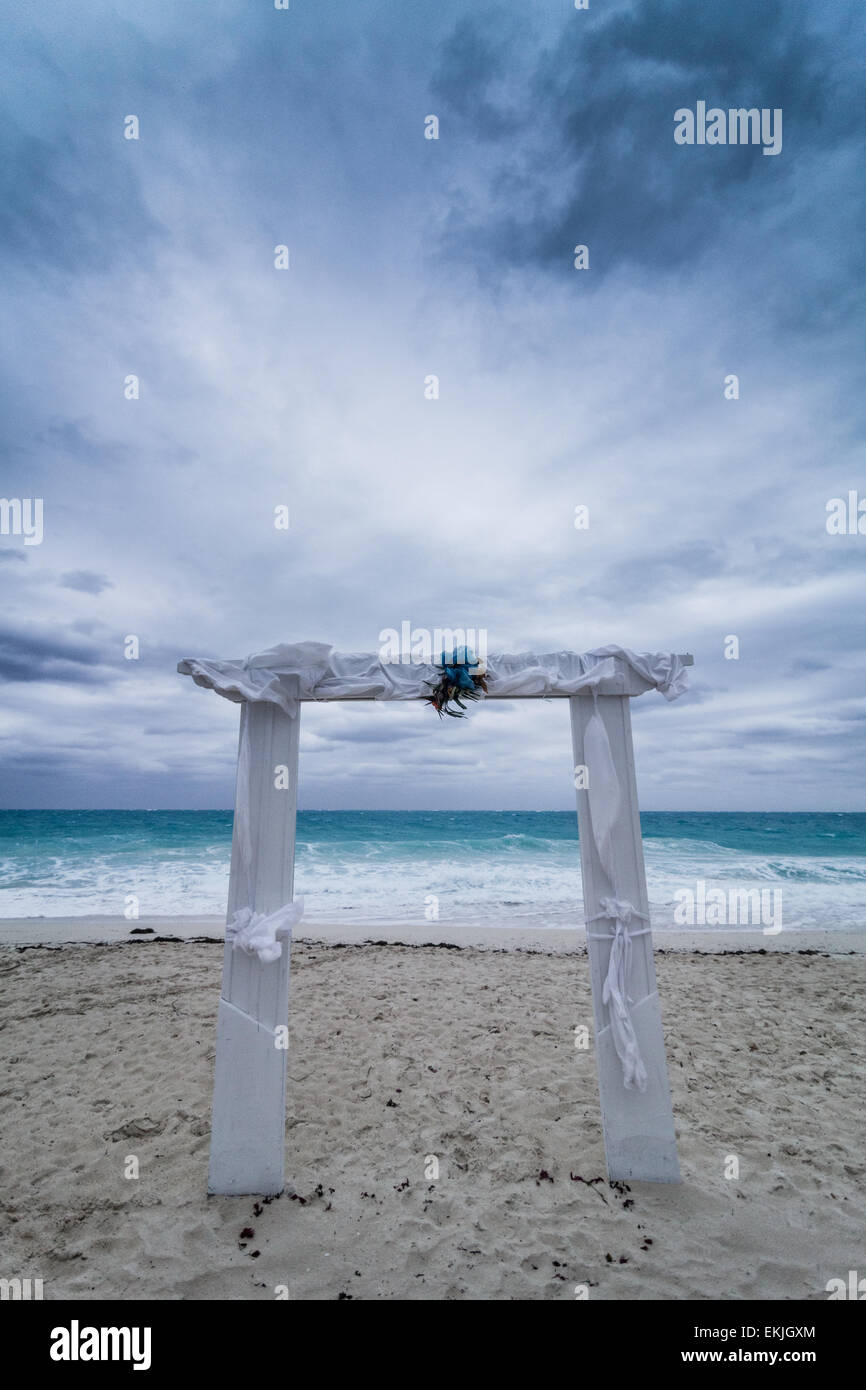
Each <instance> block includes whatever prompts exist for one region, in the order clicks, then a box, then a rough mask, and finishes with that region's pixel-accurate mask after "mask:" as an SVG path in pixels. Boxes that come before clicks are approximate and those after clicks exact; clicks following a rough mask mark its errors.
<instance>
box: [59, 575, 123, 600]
mask: <svg viewBox="0 0 866 1390" xmlns="http://www.w3.org/2000/svg"><path fill="white" fill-rule="evenodd" d="M60 585H61V587H62V588H64V589H77V590H78V592H79V593H82V594H101V593H102V591H103V589H112V588H113V587H114V585H113V584H112V582H111V580H110V579H108V578H107V577H106V576H105V575H104V574H95V573H94V572H93V570H72V571H70V573H68V574H62V575H61V576H60Z"/></svg>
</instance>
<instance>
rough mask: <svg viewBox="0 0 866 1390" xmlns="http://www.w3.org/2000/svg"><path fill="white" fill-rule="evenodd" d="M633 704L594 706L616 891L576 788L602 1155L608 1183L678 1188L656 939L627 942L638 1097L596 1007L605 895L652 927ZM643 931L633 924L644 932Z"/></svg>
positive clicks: (580, 715) (583, 707) (619, 699)
mask: <svg viewBox="0 0 866 1390" xmlns="http://www.w3.org/2000/svg"><path fill="white" fill-rule="evenodd" d="M614 688H615V689H617V690H618V691H623V690H627V689H632V691H633V693H634V694H637V693H639V691H640V690H641V689H647V688H648V687H647V686H646V684H645V683H644V682H643V681H635V680H634V679H633V678H631V677H629V676H624V675H623V674H622V673H620V674H619V675H618V677H617V678H616V680H615V683H614ZM629 698H630V697H629V695H627V694H620V693H616V694H614V693H610V694H608V693H606V692H604V688H602V690H601V691H600V693H599V698H598V712H599V715H600V717H601V719H602V721H603V723H604V726H605V729H606V731H607V736H608V740H609V742H610V748H611V754H612V757H613V763H614V767H615V769H616V775H617V780H618V781H619V795H620V802H619V806H620V809H619V815H618V817H617V820H616V824H615V826H614V829H613V833H612V840H611V844H612V852H613V861H614V863H615V864H616V872H617V882H616V884H613V883H611V882H610V880H609V878H608V876H607V873H606V872H605V869H604V868H603V867H602V863H601V859H600V857H599V853H598V849H597V847H596V843H595V840H594V837H593V833H592V821H591V813H590V804H589V794H588V792H587V791H585V790H578V793H577V818H578V828H579V833H580V864H581V872H582V875H583V902H584V910H585V915H586V923H587V949H588V952H589V965H590V974H591V979H592V1000H593V1012H594V1015H595V1046H596V1058H597V1063H598V1086H599V1093H600V1099H601V1113H602V1124H603V1127H604V1147H605V1155H606V1157H607V1170H608V1177H609V1178H610V1180H611V1181H612V1182H613V1181H628V1180H631V1179H643V1180H646V1181H650V1182H679V1181H680V1170H679V1162H678V1159H677V1146H676V1138H675V1135H674V1119H673V1111H672V1108H671V1097H670V1089H669V1086H668V1073H667V1062H666V1060H665V1050H664V1035H663V1033H662V1020H661V1010H660V1006H659V997H658V992H657V988H656V978H655V966H654V964H653V948H652V936H651V935H650V934H649V933H647V934H644V935H636V936H634V937H633V939H632V945H631V968H630V972H629V980H628V994H629V996H630V998H631V1000H632V1001H633V1003H632V1005H631V1018H632V1023H633V1025H634V1030H635V1034H636V1036H637V1039H638V1044H639V1046H640V1051H641V1055H642V1057H643V1061H644V1065H645V1067H646V1071H647V1078H648V1080H647V1088H646V1091H644V1092H641V1091H639V1090H636V1089H635V1090H627V1089H626V1087H625V1085H624V1083H623V1070H622V1064H621V1062H620V1059H619V1057H618V1056H617V1053H616V1050H615V1048H614V1044H613V1039H612V1035H611V1030H610V1022H609V1018H608V1009H607V1006H606V1005H605V1004H604V1003H603V1002H602V990H603V987H604V980H605V976H606V974H607V969H608V962H609V959H610V952H611V944H610V943H609V942H608V941H607V940H604V939H603V937H604V934H606V933H607V932H612V931H613V925H614V924H613V922H611V921H610V920H605V919H603V918H602V919H600V920H597V921H595V922H593V921H592V920H591V919H592V918H594V917H595V916H596V914H597V913H599V912H600V911H601V899H602V898H603V897H618V898H619V899H620V900H622V899H627V900H628V901H629V902H630V903H632V905H633V906H634V907H636V908H637V909H638V911H639V912H641V913H643V914H645V915H646V916H647V923H648V913H649V903H648V900H647V891H646V875H645V871H644V859H643V846H642V842H641V833H640V818H639V815H638V802H637V785H636V780H635V769H634V749H633V746H632V736H631V712H630V710H629ZM570 704H571V732H572V744H573V749H574V765H575V767H578V766H586V765H587V760H586V758H585V757H584V735H585V733H586V728H587V725H588V723H589V720H590V719H591V717H592V714H593V709H594V702H593V697H592V694H591V693H589V692H581V693H580V694H578V695H573V696H571V698H570ZM587 770H588V776H589V779H590V783H591V782H592V774H593V769H592V766H591V765H590V766H588V769H587ZM647 923H640V924H639V925H644V926H645V925H647ZM590 933H597V934H598V935H590Z"/></svg>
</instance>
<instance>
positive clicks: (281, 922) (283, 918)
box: [226, 898, 304, 965]
mask: <svg viewBox="0 0 866 1390" xmlns="http://www.w3.org/2000/svg"><path fill="white" fill-rule="evenodd" d="M303 915H304V900H303V898H296V899H295V900H294V902H290V903H285V904H284V906H283V907H278V908H277V910H276V912H271V913H270V914H269V915H268V916H265V915H264V913H261V912H253V911H252V909H251V908H249V907H242V908H240V909H239V910H238V911H237V912H236V913H235V915H234V917H233V918H232V920H231V921H230V922H229V924H228V926H227V927H226V941H230V942H231V945H232V949H233V950H235V951H245V952H246V953H247V955H249V956H258V958H259V960H260V961H261V962H262V964H263V965H269V964H270V963H271V962H272V961H275V960H279V958H280V956H281V955H282V953H283V947H282V942H283V941H284V940H286V939H287V938H289V937H291V935H292V927H294V926H297V924H298V922H300V920H301V918H302V917H303Z"/></svg>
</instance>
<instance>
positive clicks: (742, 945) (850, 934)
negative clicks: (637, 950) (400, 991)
mask: <svg viewBox="0 0 866 1390" xmlns="http://www.w3.org/2000/svg"><path fill="white" fill-rule="evenodd" d="M224 935H225V922H224V919H223V918H222V917H217V916H194V917H193V916H191V917H178V916H175V915H166V916H147V917H145V916H142V917H140V918H138V919H137V921H135V922H126V921H123V920H118V918H117V917H115V916H113V915H108V914H106V915H105V916H101V915H100V916H82V917H9V918H0V946H10V947H53V948H60V947H63V946H73V945H94V946H95V945H101V946H110V945H121V944H124V943H126V944H131V945H135V944H143V943H145V942H147V941H151V942H156V941H181V942H194V941H195V942H213V943H215V944H221V943H222V941H223V940H224ZM292 939H293V941H295V942H304V943H309V944H320V945H323V946H357V945H362V944H364V943H370V944H373V943H375V944H377V945H378V944H382V945H393V946H410V947H412V946H450V947H455V948H459V949H461V950H465V949H475V950H488V951H490V950H495V951H531V952H537V953H541V954H544V955H556V956H559V955H583V954H585V952H586V932H585V929H584V928H583V927H572V928H569V929H563V928H560V927H526V926H515V927H490V926H484V925H481V924H469V925H450V924H448V923H442V922H409V923H406V922H403V923H395V922H354V923H350V922H301V923H300V925H299V926H298V927H297V928H296V929H295V931H294V932H293V934H292ZM653 945H654V947H655V949H656V951H658V952H696V953H698V954H702V955H717V954H720V953H722V952H725V951H747V952H754V953H759V952H767V953H769V952H773V953H776V952H781V953H796V952H798V951H810V952H813V951H818V952H821V953H822V954H825V955H834V956H835V955H866V927H864V928H858V929H853V928H842V929H838V930H834V929H830V928H826V927H824V928H822V927H813V928H810V929H808V930H802V931H801V930H789V929H787V928H785V929H783V930H782V931H781V932H779V933H778V934H777V935H775V936H766V935H764V933H763V932H762V931H760V930H758V929H754V928H751V927H724V928H718V929H717V928H703V929H700V930H697V929H695V928H682V929H678V930H671V929H670V928H664V927H660V928H654V929H653Z"/></svg>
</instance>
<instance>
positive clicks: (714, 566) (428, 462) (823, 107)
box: [0, 0, 866, 810]
mask: <svg viewBox="0 0 866 1390" xmlns="http://www.w3.org/2000/svg"><path fill="white" fill-rule="evenodd" d="M863 29H864V25H863V7H862V5H861V4H858V3H854V2H853V0H852V3H843V2H842V0H822V3H821V4H820V5H816V4H800V3H798V2H797V0H785V3H778V2H777V0H762V3H760V4H755V3H754V0H730V2H729V3H725V4H715V5H707V4H705V3H703V0H591V4H590V9H589V10H588V11H576V10H575V9H574V7H573V4H572V0H521V2H520V3H515V0H507V2H506V0H501V2H500V3H485V2H484V0H480V2H479V3H474V2H473V3H471V4H470V3H469V2H468V0H437V3H436V4H435V5H432V4H429V3H423V4H422V3H418V0H351V3H350V2H349V0H333V2H332V3H329V2H328V0H291V3H290V8H289V9H288V10H276V9H274V8H273V5H272V4H271V3H270V0H208V3H205V2H204V0H185V3H183V4H178V3H177V0H148V3H147V4H140V3H133V0H117V2H116V3H108V0H102V3H95V2H94V0H78V3H76V4H75V5H64V6H57V5H53V6H46V5H38V4H36V3H33V0H30V3H22V4H20V5H18V6H16V7H15V13H14V14H12V15H11V16H9V17H7V19H6V22H5V25H4V30H5V33H4V49H5V55H4V57H3V59H2V67H3V83H2V87H3V98H2V102H3V119H2V140H3V146H4V148H3V152H2V153H3V158H2V164H0V169H2V174H0V177H2V179H3V182H4V188H3V196H2V199H0V234H2V256H3V264H2V272H3V284H4V299H5V318H6V323H7V332H6V333H5V334H4V335H3V339H4V342H3V348H2V352H3V364H2V365H3V371H2V388H0V389H2V402H0V405H2V409H0V415H2V418H3V420H4V422H5V423H4V426H3V428H4V435H5V447H4V451H3V460H4V462H3V472H2V482H0V491H2V494H3V496H5V497H7V498H15V497H18V498H35V497H41V498H43V499H44V539H43V541H42V543H41V544H40V545H25V543H24V538H23V537H22V536H20V535H15V534H9V535H2V536H0V585H2V605H0V681H2V701H0V754H2V804H3V805H5V806H13V807H14V806H20V807H33V806H58V807H66V806H70V807H72V806H87V807H90V806H107V807H111V806H123V807H135V806H143V807H158V806H164V807H183V806H190V807H194V806H208V807H219V806H228V805H230V804H231V799H232V790H233V770H234V755H235V742H236V729H237V709H236V707H235V706H233V705H230V704H228V703H227V702H225V701H222V700H220V699H219V698H218V697H216V696H214V695H212V694H210V693H207V692H205V691H202V690H200V689H198V688H197V687H195V686H194V685H193V683H192V682H191V681H189V680H188V679H185V678H183V677H180V676H178V675H176V673H175V666H176V663H177V661H178V659H179V658H181V657H185V656H214V657H232V656H244V655H246V654H247V653H251V652H254V651H257V650H260V649H262V648H265V647H269V646H271V645H273V644H274V643H275V642H281V641H297V640H303V639H307V638H309V639H315V640H321V641H327V642H331V643H333V644H334V645H335V646H336V647H338V648H341V649H343V650H354V651H373V650H375V649H376V648H377V647H378V645H379V640H378V639H379V633H380V631H381V630H382V629H384V628H386V627H399V625H400V623H401V622H402V621H404V620H408V621H409V622H411V623H412V625H413V626H414V627H427V628H430V629H432V628H435V627H437V626H439V627H443V626H451V627H454V626H463V627H467V626H471V627H476V628H477V627H484V628H486V629H487V631H488V634H489V636H488V645H489V648H490V650H491V651H495V650H510V651H523V650H531V649H535V650H541V651H551V650H557V649H561V648H570V649H576V650H587V649H589V648H591V647H593V646H596V645H599V644H602V643H606V642H612V641H614V642H619V643H621V644H623V645H624V646H629V647H633V648H637V649H639V650H675V651H681V652H682V651H691V652H693V653H694V655H695V663H696V664H695V668H694V672H693V675H692V687H693V688H692V692H691V693H690V694H689V695H688V696H686V697H684V698H683V699H682V700H680V701H678V702H676V703H675V704H672V705H668V704H666V702H665V701H664V700H662V699H661V698H660V697H658V696H655V695H648V696H644V697H642V698H641V699H640V700H638V701H635V702H634V704H633V713H634V725H635V740H636V749H637V758H638V775H639V785H640V788H641V795H642V804H643V805H644V806H645V807H646V808H647V809H691V808H696V809H697V808H703V809H710V810H712V809H722V810H724V809H742V808H746V809H758V810H760V809H782V810H784V809H788V810H806V809H831V810H832V809H863V808H864V807H866V799H864V792H866V757H864V742H866V740H864V733H866V652H864V647H866V642H864V636H866V633H864V626H866V625H864V610H866V602H864V600H866V581H864V563H863V561H864V554H866V535H842V536H839V535H830V534H828V531H827V526H826V520H827V511H826V507H827V502H828V501H829V500H830V499H832V498H835V497H842V498H845V499H847V496H848V493H849V490H852V489H859V492H860V496H862V497H863V498H864V499H866V468H864V462H863V458H864V456H863V436H864V409H866V393H864V391H863V385H862V369H863V318H864V314H863V286H864V273H863V272H864V266H863V260H864V257H863V227H864V222H863V192H862V189H863V179H862V160H863V139H862V111H863V99H864V92H863V86H862V73H863V54H864V32H863ZM858 74H859V75H858ZM698 101H706V102H707V104H708V106H716V105H718V106H720V107H722V108H729V107H739V106H745V107H752V106H755V107H759V108H781V109H782V111H783V148H782V152H781V153H780V154H779V155H777V156H774V157H766V156H763V155H762V152H761V148H760V147H758V146H755V147H753V146H708V145H704V146H698V145H695V146H691V147H688V146H679V145H677V144H675V142H674V139H673V131H674V112H675V111H676V110H677V109H678V108H680V107H691V108H695V106H696V103H697V102H698ZM130 115H135V116H136V117H137V118H138V125H139V139H137V140H132V139H126V138H124V129H125V122H126V118H127V117H128V116H130ZM430 115H435V116H437V118H438V121H439V139H438V140H431V139H426V138H425V120H426V118H427V117H428V116H430ZM577 244H585V245H587V246H588V247H589V259H590V266H589V269H587V270H575V268H574V248H575V245H577ZM279 245H286V246H288V248H289V257H290V265H289V269H287V270H280V269H276V268H275V264H274V261H275V247H276V246H279ZM730 374H736V375H737V377H738V378H739V399H736V400H732V399H726V398H725V378H726V377H727V376H729V375H730ZM131 375H134V376H136V377H138V379H139V382H140V389H139V398H138V399H137V400H134V399H132V400H131V399H126V396H125V389H124V383H125V381H126V379H127V378H128V377H129V376H131ZM430 375H436V376H437V377H438V378H439V398H438V399H435V400H430V399H426V398H425V379H426V378H428V377H429V376H430ZM281 504H282V505H287V506H288V507H289V508H290V517H291V524H290V528H289V530H288V531H284V530H277V529H276V528H275V527H274V508H275V507H277V506H279V505H281ZM581 504H582V505H585V506H588V507H589V517H590V525H589V528H588V530H583V531H578V530H576V529H575V526H574V515H575V507H576V506H578V505H581ZM864 525H866V522H864ZM130 634H135V635H136V636H137V637H138V639H139V643H140V658H139V659H138V660H137V661H130V660H126V659H125V658H124V639H125V637H127V636H128V635H130ZM732 635H733V636H736V637H737V638H738V640H739V659H737V660H728V659H726V658H725V654H724V652H725V639H726V638H727V637H729V636H732ZM303 730H304V732H303V738H302V750H303V751H302V768H301V773H302V783H301V804H302V805H303V806H307V807H336V806H347V807H379V806H386V807H395V808H399V807H463V806H478V807H492V808H497V807H509V808H512V807H513V808H520V807H528V808H548V807H550V808H561V809H565V808H567V807H570V806H572V805H573V804H574V803H573V797H574V792H573V788H572V784H571V766H570V764H571V749H570V742H569V735H568V710H567V702H563V701H551V702H548V703H541V702H528V703H517V704H507V703H502V704H493V703H491V704H490V705H488V706H486V707H485V708H482V709H481V710H480V711H479V712H478V713H477V714H475V715H474V717H473V718H472V719H469V720H466V721H465V723H460V722H458V721H456V720H445V721H443V723H442V724H441V725H440V723H439V721H438V720H437V718H436V716H435V714H434V713H433V711H432V710H429V709H428V708H426V707H422V706H416V705H407V706H402V705H400V706H395V705H388V706H377V705H363V706H345V705H342V706H340V705H336V706H326V707H315V708H311V707H308V706H307V707H305V708H304V713H303Z"/></svg>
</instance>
